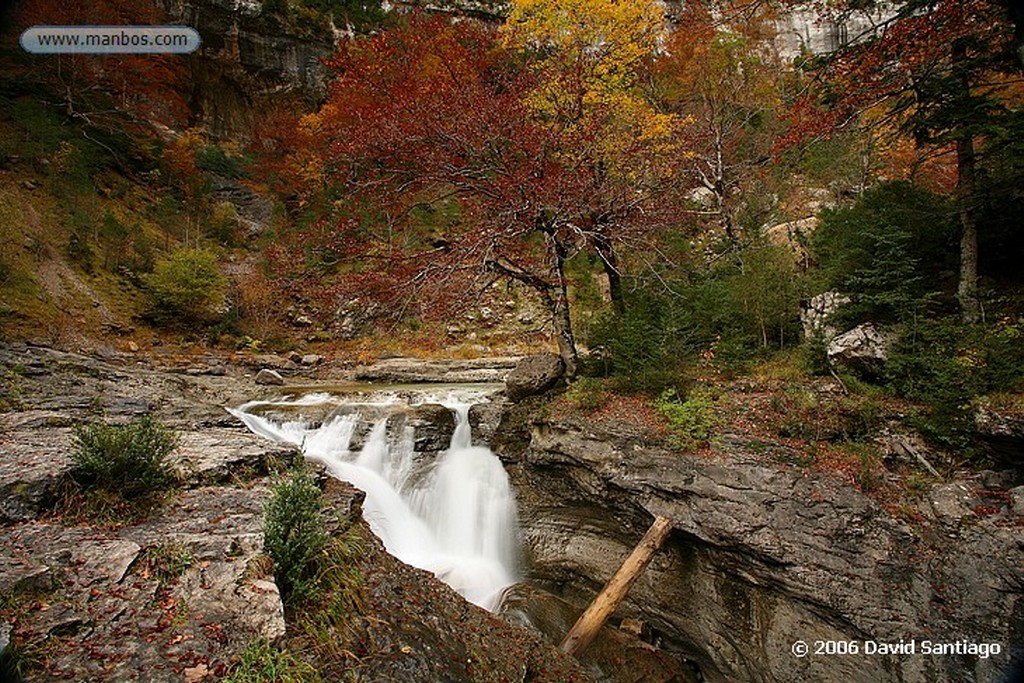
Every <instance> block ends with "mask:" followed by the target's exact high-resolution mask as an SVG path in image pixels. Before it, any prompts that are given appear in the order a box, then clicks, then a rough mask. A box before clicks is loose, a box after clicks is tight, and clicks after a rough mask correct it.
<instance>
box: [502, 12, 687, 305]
mask: <svg viewBox="0 0 1024 683" xmlns="http://www.w3.org/2000/svg"><path fill="white" fill-rule="evenodd" d="M664 29H665V20H664V18H663V17H662V11H661V6H660V4H658V3H656V2H652V1H650V0H641V1H638V2H607V1H605V0H513V2H512V3H511V11H510V14H509V17H508V21H507V22H506V25H505V27H504V29H503V39H504V43H505V44H506V45H508V46H511V47H513V48H515V49H517V50H519V51H521V52H526V53H528V54H529V55H530V57H531V59H530V64H529V68H530V69H531V71H532V72H533V73H534V74H535V76H536V80H535V82H534V85H533V87H532V89H531V90H530V92H529V93H528V94H527V103H528V105H529V108H530V110H531V112H532V113H533V114H534V115H535V116H537V117H538V118H539V119H540V120H542V121H544V122H545V123H546V125H547V126H549V127H550V128H552V129H554V130H555V131H565V132H568V133H572V132H574V131H584V130H589V131H592V132H594V133H596V134H597V135H598V138H597V139H595V140H594V142H593V144H588V145H585V146H582V147H578V148H575V149H563V150H561V158H562V159H563V161H564V163H567V164H570V165H573V166H579V167H583V168H589V169H591V172H590V175H591V178H592V181H593V183H594V186H593V189H592V192H593V195H594V197H595V198H601V197H602V196H604V197H607V198H608V199H609V200H610V205H614V204H616V203H619V202H621V200H622V198H621V197H617V196H616V195H615V191H614V190H612V192H610V193H609V194H607V195H605V194H604V193H603V188H602V185H603V184H605V183H608V184H609V185H611V184H614V183H616V182H622V181H623V180H626V179H627V177H626V176H628V174H629V173H631V170H630V167H631V166H634V165H635V161H636V158H637V155H638V153H646V154H650V160H651V162H652V167H651V168H652V170H653V171H654V173H653V175H649V176H648V177H646V178H640V177H637V178H632V179H629V180H631V181H632V182H633V184H634V187H635V189H636V191H637V192H638V193H639V194H641V195H642V194H644V193H648V192H650V190H652V189H654V188H657V189H658V190H659V191H660V190H662V189H664V183H663V181H664V180H665V179H666V177H667V175H666V174H667V172H668V168H667V167H666V166H665V165H664V163H663V160H664V159H665V158H666V154H668V153H671V152H672V151H678V148H679V139H678V135H679V132H680V129H681V123H682V121H681V119H680V118H679V117H677V116H675V115H674V114H671V113H666V112H663V111H661V110H659V109H658V108H657V107H656V106H655V104H654V101H653V99H652V97H651V93H650V91H649V88H647V87H646V86H647V82H648V80H649V77H650V65H651V62H652V60H653V57H654V55H655V54H656V53H657V52H658V50H659V43H660V40H661V37H662V35H663V31H664ZM659 157H660V159H659ZM652 181H653V182H652ZM614 214H615V209H614V208H613V206H608V207H607V208H605V206H604V204H602V203H601V202H600V199H598V203H597V204H595V210H594V211H593V212H592V213H591V215H589V216H585V217H583V218H584V221H583V223H582V224H581V225H580V226H579V228H580V229H581V230H582V232H583V233H584V234H585V235H586V237H587V239H588V240H589V242H590V244H591V246H592V247H593V249H594V251H595V253H596V254H597V255H598V257H599V258H600V261H601V263H602V265H603V266H604V271H605V274H606V276H607V278H608V285H609V292H610V295H611V299H612V303H613V304H614V306H615V308H616V310H618V311H619V312H620V313H621V312H622V307H623V305H624V300H623V295H622V284H621V282H622V273H621V266H620V263H619V260H620V259H619V256H618V253H617V244H616V243H617V242H621V239H620V237H621V233H622V231H621V227H622V226H621V225H618V224H616V223H615V221H614V220H613V217H614Z"/></svg>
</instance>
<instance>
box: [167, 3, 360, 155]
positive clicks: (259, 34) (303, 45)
mask: <svg viewBox="0 0 1024 683" xmlns="http://www.w3.org/2000/svg"><path fill="white" fill-rule="evenodd" d="M159 2H161V3H162V4H163V7H164V10H165V11H166V12H167V14H168V16H169V17H170V19H171V21H173V22H176V23H182V24H186V25H189V26H192V27H194V28H195V29H196V30H197V31H199V35H200V36H201V37H202V41H203V42H202V46H201V47H200V49H199V51H198V52H197V53H195V54H194V55H191V56H190V57H189V64H188V76H187V84H188V85H187V87H188V93H187V94H188V103H189V106H190V109H191V111H192V114H193V117H194V121H195V124H197V125H201V126H203V127H205V128H206V129H207V130H208V131H209V132H210V133H211V134H212V135H214V136H216V137H220V138H231V139H236V140H247V139H249V137H250V136H251V135H252V128H253V125H254V124H255V123H256V122H258V121H260V120H262V119H263V117H265V116H266V115H267V114H268V113H269V112H271V111H273V110H275V109H285V110H291V111H298V112H302V111H308V110H311V109H313V108H314V106H315V104H316V103H317V102H318V101H319V100H320V98H322V97H323V95H324V92H325V89H326V84H327V69H326V68H325V67H324V66H323V64H322V63H321V59H323V58H325V57H328V56H330V54H331V53H332V51H333V50H334V45H335V43H336V41H337V39H338V37H339V36H340V33H337V32H335V31H332V30H330V28H329V27H322V26H321V27H312V26H311V27H303V26H300V25H298V24H297V23H296V22H295V21H294V20H293V19H291V18H285V17H284V16H283V15H281V14H278V13H273V12H264V11H263V10H262V3H261V2H259V0H159Z"/></svg>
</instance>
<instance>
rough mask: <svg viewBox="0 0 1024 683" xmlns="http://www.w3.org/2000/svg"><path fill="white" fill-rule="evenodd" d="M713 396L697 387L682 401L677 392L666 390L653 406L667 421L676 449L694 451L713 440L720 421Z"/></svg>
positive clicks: (671, 439) (708, 391)
mask: <svg viewBox="0 0 1024 683" xmlns="http://www.w3.org/2000/svg"><path fill="white" fill-rule="evenodd" d="M713 405H714V396H713V395H712V393H711V391H710V390H709V389H706V388H703V387H696V388H694V389H693V390H692V391H690V393H689V395H687V397H686V400H685V401H682V400H680V398H679V395H678V394H677V393H676V390H675V389H666V390H665V391H664V392H662V394H661V396H659V397H658V399H657V400H656V401H655V403H654V407H655V408H656V409H657V411H658V412H659V413H660V414H661V415H662V416H663V417H664V418H665V419H666V420H667V421H668V429H669V432H670V433H671V437H670V441H671V443H672V445H673V446H675V447H676V448H680V449H682V450H684V451H691V450H694V449H696V448H700V447H701V446H703V445H705V444H707V443H708V442H710V441H711V439H712V437H713V436H714V434H715V429H716V428H717V427H718V424H719V419H718V418H717V417H716V416H715V414H714V412H713V410H712V406H713Z"/></svg>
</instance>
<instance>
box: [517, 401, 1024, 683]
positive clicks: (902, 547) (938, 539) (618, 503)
mask: <svg viewBox="0 0 1024 683" xmlns="http://www.w3.org/2000/svg"><path fill="white" fill-rule="evenodd" d="M719 450H721V451H724V453H725V455H724V456H722V457H715V458H708V457H706V456H704V457H700V456H693V455H688V454H681V453H670V452H667V451H663V450H660V449H658V448H652V447H647V446H646V445H644V442H643V440H642V439H639V438H637V435H636V434H630V433H628V432H621V433H616V432H614V431H608V430H607V429H603V428H597V427H595V426H594V425H590V424H583V423H580V422H574V421H572V420H565V421H560V422H556V421H548V422H545V423H540V424H536V425H535V426H534V431H533V438H532V443H531V446H530V449H529V451H528V453H527V455H526V459H525V466H522V467H520V468H512V470H513V471H514V472H515V474H514V475H513V477H514V484H515V486H516V489H517V495H518V498H519V505H520V521H521V524H522V528H523V530H522V533H523V538H524V544H525V546H526V553H527V557H528V561H529V563H530V566H531V567H532V569H531V575H530V578H531V579H533V580H535V581H537V582H539V583H540V584H541V585H543V586H544V587H545V588H547V589H549V590H551V591H552V592H556V593H559V594H561V596H562V597H565V598H568V599H570V600H572V601H574V602H576V603H577V604H580V605H584V604H586V603H588V602H589V601H590V600H591V599H592V598H593V596H594V594H595V593H596V592H597V591H598V590H600V588H601V585H602V584H603V582H604V581H606V580H607V579H608V578H609V577H610V576H611V575H612V574H613V573H614V571H615V569H616V568H617V567H618V564H619V563H620V562H621V561H622V559H623V558H624V557H625V556H626V555H627V554H628V553H629V550H630V549H631V548H632V546H633V545H634V544H635V543H636V542H637V540H639V538H640V536H641V535H642V534H643V532H644V530H645V529H646V527H647V525H648V524H649V523H650V521H651V517H652V516H654V515H664V516H667V517H669V518H670V519H671V520H672V521H673V524H674V526H675V530H674V531H673V534H672V536H670V538H669V540H668V542H667V543H666V545H665V546H664V547H663V549H662V550H661V551H660V552H659V554H658V555H657V556H656V557H655V560H654V561H653V562H652V564H651V565H650V566H649V567H648V569H647V570H646V571H645V573H644V574H643V575H642V576H641V577H640V579H639V580H638V581H637V583H636V584H635V585H634V587H633V589H632V591H631V592H630V594H629V596H628V598H627V600H626V602H625V603H623V605H622V606H621V607H620V610H619V612H618V613H617V615H618V616H619V617H631V618H638V619H641V620H643V621H645V622H647V623H648V624H650V626H651V627H652V628H653V629H654V631H655V633H656V636H657V638H660V640H661V645H662V646H663V647H665V648H667V649H669V650H672V651H675V652H677V653H679V654H681V655H683V656H685V657H687V658H689V659H691V660H693V661H695V662H696V663H697V664H698V665H699V666H700V668H701V671H702V672H703V673H704V675H705V676H706V678H707V680H709V681H723V682H724V681H757V682H761V681H763V682H766V683H768V682H789V681H793V682H794V683H795V682H797V681H809V680H814V681H822V682H826V683H827V682H829V681H836V682H837V683H838V682H839V681H844V682H846V681H855V682H861V681H862V682H863V683H887V682H890V681H891V682H892V683H896V682H897V681H900V682H902V683H915V682H919V683H926V682H927V683H942V682H949V683H953V682H954V681H955V682H958V683H959V682H963V681H979V682H980V681H989V680H993V678H994V677H995V676H996V675H997V672H998V671H1000V667H1003V666H1005V665H1006V662H1007V657H1008V650H1009V649H1010V647H1011V646H1012V644H1013V643H1019V642H1021V635H1022V634H1021V630H1022V628H1024V619H1022V616H1024V614H1022V610H1024V600H1021V595H1020V590H1019V587H1020V586H1021V585H1024V584H1022V583H1021V582H1022V581H1024V548H1022V546H1021V544H1020V542H1019V537H1020V533H1019V529H1015V528H1012V527H1007V526H1001V525H1000V524H999V523H997V522H990V521H988V520H985V519H982V520H980V521H977V522H972V523H971V524H964V523H963V520H964V519H966V516H969V514H970V513H969V510H968V509H967V508H966V507H965V506H966V505H968V504H969V501H968V500H967V499H965V498H964V497H963V495H961V494H962V493H964V492H966V491H967V490H968V489H969V487H968V486H966V485H961V484H955V483H950V484H946V485H942V486H939V487H937V489H936V490H935V491H934V492H933V493H932V499H931V500H929V501H926V502H925V503H923V504H922V507H923V508H925V509H930V510H931V512H930V515H931V517H930V519H928V520H927V522H926V523H925V525H924V526H922V527H920V528H918V527H916V526H915V527H911V526H910V525H908V524H906V523H904V522H902V521H900V520H898V519H895V518H893V517H892V516H891V515H889V514H888V513H886V512H885V511H884V510H883V509H882V508H881V506H880V505H879V504H878V503H877V502H875V501H873V500H871V499H870V498H868V497H866V496H865V495H864V494H862V493H860V492H859V491H857V490H856V489H854V488H852V487H851V486H849V485H846V484H844V483H842V482H840V481H838V480H835V479H830V478H828V477H827V476H826V475H823V474H821V473H816V472H808V471H807V470H802V469H800V468H794V467H789V468H783V467H780V466H773V465H766V464H764V462H763V461H762V460H759V459H758V458H757V457H756V456H755V455H754V454H753V453H752V452H750V451H748V450H747V449H746V447H745V444H743V443H742V442H740V441H735V440H729V439H726V441H725V443H724V444H723V446H722V448H720V449H719ZM958 486H961V487H962V489H961V488H956V487H958ZM962 638H967V639H969V640H973V641H977V642H994V643H1000V644H1001V645H1002V648H1003V653H1002V656H1001V657H994V658H988V659H981V658H972V657H940V656H923V655H921V654H917V655H913V656H896V655H889V656H882V655H878V654H875V655H870V656H866V655H859V656H827V657H826V656H808V657H803V658H798V657H795V656H794V655H793V654H792V651H791V648H792V646H793V643H794V642H795V641H797V640H803V641H805V642H807V643H808V644H809V645H810V646H811V647H812V648H813V647H814V641H817V640H822V641H829V640H831V641H857V642H858V643H860V644H861V647H863V642H864V641H867V640H873V641H876V642H886V643H899V642H900V641H901V640H904V641H907V640H910V639H916V640H917V641H921V640H923V639H930V640H932V641H936V642H956V641H957V640H960V639H962ZM918 648H919V650H920V645H918Z"/></svg>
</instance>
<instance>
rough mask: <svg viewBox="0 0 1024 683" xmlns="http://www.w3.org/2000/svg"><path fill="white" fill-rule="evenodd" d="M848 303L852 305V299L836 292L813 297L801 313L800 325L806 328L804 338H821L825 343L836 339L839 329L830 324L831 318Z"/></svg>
mask: <svg viewBox="0 0 1024 683" xmlns="http://www.w3.org/2000/svg"><path fill="white" fill-rule="evenodd" d="M848 303H850V297H848V296H846V295H845V294H840V293H839V292H836V291H834V290H833V291H829V292H823V293H822V294H818V295H817V296H814V297H811V299H810V301H808V302H807V303H806V304H804V305H803V306H802V307H801V309H802V310H801V311H800V323H801V324H802V325H803V328H804V337H805V338H807V339H811V338H813V337H816V336H820V337H821V338H822V339H824V340H825V341H831V340H832V339H834V338H835V336H836V335H837V334H839V329H838V328H836V327H835V326H834V325H831V324H829V318H831V317H832V315H833V314H834V313H835V312H836V311H837V310H839V308H840V307H842V306H844V305H846V304H848Z"/></svg>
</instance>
